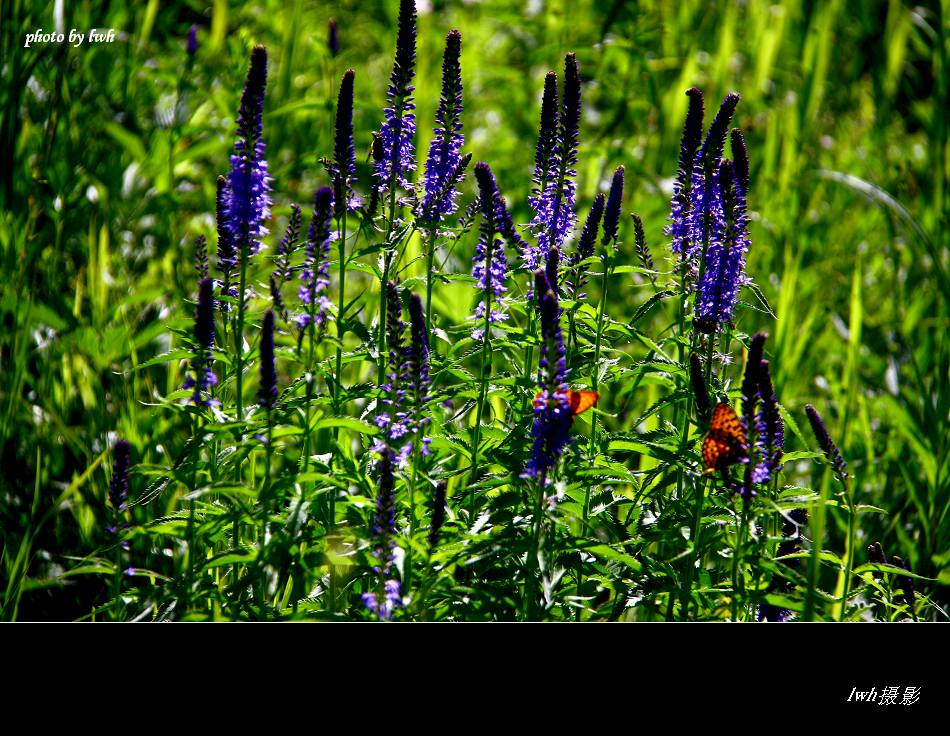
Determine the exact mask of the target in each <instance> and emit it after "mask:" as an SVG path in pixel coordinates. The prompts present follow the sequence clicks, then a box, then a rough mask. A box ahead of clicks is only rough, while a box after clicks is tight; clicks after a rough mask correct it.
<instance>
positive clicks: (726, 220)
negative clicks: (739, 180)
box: [695, 160, 749, 335]
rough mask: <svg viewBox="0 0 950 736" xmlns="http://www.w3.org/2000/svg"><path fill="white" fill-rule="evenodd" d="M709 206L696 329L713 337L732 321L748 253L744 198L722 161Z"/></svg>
mask: <svg viewBox="0 0 950 736" xmlns="http://www.w3.org/2000/svg"><path fill="white" fill-rule="evenodd" d="M707 193H710V194H711V195H712V197H711V198H710V201H709V204H710V209H709V227H708V229H707V230H706V234H707V235H708V243H707V246H706V250H705V254H704V257H703V270H702V276H701V278H700V284H699V289H698V292H697V295H696V321H695V324H696V328H697V329H698V330H699V331H700V332H703V333H705V334H708V335H711V334H713V333H714V332H715V331H716V330H717V329H719V327H720V326H721V325H722V324H724V323H726V322H729V321H730V320H731V319H732V313H733V310H734V309H735V305H736V302H737V301H738V300H739V292H740V291H741V290H742V287H743V286H744V285H745V284H746V283H747V282H748V278H747V277H746V275H745V259H746V253H747V252H748V250H749V236H748V231H747V229H746V227H747V221H748V218H747V216H746V206H745V197H744V196H740V195H739V192H738V191H737V188H736V176H735V169H734V167H733V164H732V162H731V161H728V160H724V161H722V163H721V164H720V166H719V169H718V171H717V172H716V174H715V175H714V177H713V182H712V186H711V189H708V190H707Z"/></svg>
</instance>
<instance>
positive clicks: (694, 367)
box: [689, 353, 712, 426]
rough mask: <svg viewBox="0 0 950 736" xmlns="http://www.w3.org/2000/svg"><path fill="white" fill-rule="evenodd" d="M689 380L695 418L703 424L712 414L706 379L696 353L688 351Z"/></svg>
mask: <svg viewBox="0 0 950 736" xmlns="http://www.w3.org/2000/svg"><path fill="white" fill-rule="evenodd" d="M689 380H690V383H692V384H693V397H694V398H695V399H696V419H697V420H698V421H699V424H700V425H702V426H705V425H706V424H708V422H709V419H710V417H711V416H712V410H711V407H710V403H709V391H708V389H707V388H706V379H705V377H704V376H703V365H702V362H701V361H700V358H699V356H698V355H697V354H696V353H690V356H689Z"/></svg>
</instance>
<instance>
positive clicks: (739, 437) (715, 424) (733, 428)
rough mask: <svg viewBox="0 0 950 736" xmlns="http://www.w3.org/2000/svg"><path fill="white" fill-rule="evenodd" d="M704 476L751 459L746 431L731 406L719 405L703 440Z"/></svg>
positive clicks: (714, 411)
mask: <svg viewBox="0 0 950 736" xmlns="http://www.w3.org/2000/svg"><path fill="white" fill-rule="evenodd" d="M702 449H703V462H704V463H706V470H705V471H703V475H712V474H713V473H715V472H716V470H722V471H723V472H725V471H726V469H727V468H728V467H729V466H730V465H735V464H736V463H741V462H745V461H747V459H748V457H749V450H748V444H747V442H746V437H745V429H743V427H742V422H741V421H740V420H739V417H738V416H737V415H736V412H735V411H734V410H733V408H732V407H731V406H729V404H719V405H717V406H716V408H715V409H714V410H713V414H712V420H711V421H710V422H709V431H708V432H707V433H706V436H705V437H704V438H703V448H702Z"/></svg>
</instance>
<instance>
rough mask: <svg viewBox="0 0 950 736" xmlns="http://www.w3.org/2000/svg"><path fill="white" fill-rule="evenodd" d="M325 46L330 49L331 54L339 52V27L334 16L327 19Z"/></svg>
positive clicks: (334, 54)
mask: <svg viewBox="0 0 950 736" xmlns="http://www.w3.org/2000/svg"><path fill="white" fill-rule="evenodd" d="M327 48H328V49H330V54H331V56H336V55H337V54H339V53H340V27H339V25H338V24H337V22H336V18H330V20H329V21H327Z"/></svg>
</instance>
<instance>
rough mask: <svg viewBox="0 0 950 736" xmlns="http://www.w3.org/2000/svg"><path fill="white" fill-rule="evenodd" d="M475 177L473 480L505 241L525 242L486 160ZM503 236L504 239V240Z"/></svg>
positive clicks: (499, 315)
mask: <svg viewBox="0 0 950 736" xmlns="http://www.w3.org/2000/svg"><path fill="white" fill-rule="evenodd" d="M475 179H476V181H477V182H478V201H479V206H480V208H481V212H482V223H481V230H480V237H479V239H478V245H477V246H476V248H475V256H474V257H473V259H472V264H473V266H472V276H473V277H474V278H475V281H476V288H478V289H479V290H480V291H481V294H482V296H483V299H482V301H480V302H479V305H478V307H477V308H476V310H475V321H476V325H477V324H478V321H479V320H484V322H483V323H482V326H481V327H478V326H476V328H475V329H474V330H473V331H472V337H473V338H474V339H475V340H481V341H482V354H481V359H480V365H479V387H478V402H477V404H476V407H477V408H476V414H475V434H474V437H473V440H472V464H471V470H470V472H469V479H470V482H475V480H476V479H477V477H478V449H479V448H478V445H479V442H480V440H481V425H482V415H483V412H484V407H485V394H486V392H487V388H488V378H489V376H490V374H491V347H490V344H491V326H492V324H495V323H498V322H503V321H504V320H506V319H508V315H507V314H506V313H505V312H504V311H503V310H504V294H505V292H506V291H507V287H506V286H505V279H506V277H507V271H508V259H507V257H506V255H505V240H507V241H508V242H509V243H511V244H514V245H522V244H523V243H524V241H523V240H521V238H520V236H518V234H517V233H516V232H515V227H514V223H513V222H512V220H511V215H509V214H508V208H507V207H506V206H505V201H504V200H503V199H502V197H501V193H500V192H499V191H498V185H497V184H496V183H495V176H494V174H493V173H492V170H491V168H490V167H489V166H488V164H486V163H484V162H479V163H477V164H475ZM503 238H504V239H503ZM470 510H471V512H472V513H474V510H475V494H474V493H473V494H472V496H471V506H470Z"/></svg>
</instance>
